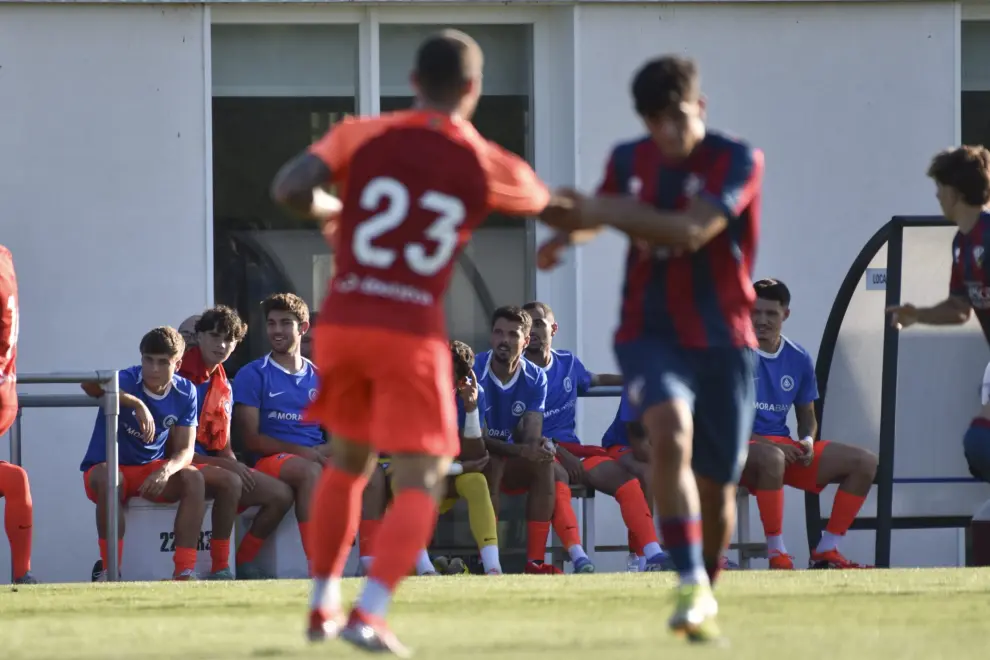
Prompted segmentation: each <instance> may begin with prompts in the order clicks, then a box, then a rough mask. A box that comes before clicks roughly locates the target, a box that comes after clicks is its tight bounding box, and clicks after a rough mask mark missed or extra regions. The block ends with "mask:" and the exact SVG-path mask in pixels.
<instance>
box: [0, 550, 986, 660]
mask: <svg viewBox="0 0 990 660" xmlns="http://www.w3.org/2000/svg"><path fill="white" fill-rule="evenodd" d="M358 585H359V583H358V581H356V580H347V581H346V582H345V596H348V597H350V596H353V595H354V594H355V593H356V590H357V588H358ZM672 586H673V578H672V577H671V576H670V575H664V574H653V573H646V574H622V573H620V574H603V575H589V576H567V577H550V576H505V577H501V578H491V577H467V576H465V577H440V578H438V577H434V578H417V579H411V580H409V581H408V582H406V583H405V584H404V585H403V587H402V589H401V590H400V592H399V596H398V600H397V602H396V604H395V606H394V609H393V612H392V617H391V621H392V624H393V626H394V628H395V630H396V632H397V633H398V634H399V635H400V638H401V639H402V640H403V641H404V642H405V643H406V644H408V645H410V646H412V647H413V648H414V649H416V651H417V657H419V658H424V659H425V658H438V659H440V658H443V659H444V660H447V659H455V658H472V659H474V660H489V659H496V658H498V659H506V660H510V659H511V660H524V659H530V658H532V659H533V660H557V659H560V660H564V659H567V660H584V659H587V660H591V659H594V660H611V659H612V658H615V659H617V660H619V659H621V660H635V659H639V658H642V659H644V660H646V659H650V660H656V659H660V658H663V659H666V658H708V657H712V658H727V657H731V658H733V660H735V659H737V658H753V659H755V660H756V659H758V660H768V659H774V658H780V659H781V660H792V659H795V658H826V659H828V660H838V659H842V658H851V659H854V660H859V659H862V660H887V659H890V660H895V659H896V660H905V659H907V658H919V659H922V658H923V659H925V660H932V659H935V658H951V659H953V660H960V659H964V658H974V659H976V658H987V657H990V651H988V650H987V649H988V640H990V637H988V630H990V570H979V569H965V570H955V569H952V570H910V571H907V570H896V571H893V570H892V571H882V570H876V571H801V572H795V573H779V572H775V573H770V572H765V571H754V572H745V573H743V572H736V573H730V574H728V575H726V576H724V579H723V581H722V582H721V583H720V585H719V589H718V595H719V601H720V605H721V615H720V619H721V623H722V626H723V628H724V630H725V632H726V634H727V635H728V637H729V638H730V641H731V646H730V649H729V650H728V651H726V650H721V649H715V648H699V647H689V646H687V645H686V643H685V642H683V641H680V640H678V639H675V638H673V637H671V636H670V635H669V634H668V633H667V631H666V626H665V623H666V618H667V616H668V614H669V613H670V606H671V587H672ZM306 598H307V584H306V583H304V582H301V581H277V582H233V583H209V582H198V583H177V584H173V583H124V584H97V585H89V584H86V585H53V586H37V587H21V588H19V589H18V590H17V591H13V590H4V591H2V592H0V657H2V658H3V659H4V660H15V659H22V658H32V659H42V658H44V659H45V660H60V659H62V658H94V659H96V658H99V659H100V660H107V659H111V658H121V659H123V658H126V659H127V660H135V659H138V658H140V659H145V658H169V659H172V658H176V659H178V658H182V659H188V660H193V659H200V658H202V659H204V660H206V659H210V660H219V659H223V658H329V657H332V658H352V657H361V656H359V655H358V654H357V652H355V651H353V650H351V649H350V648H348V647H345V646H344V645H343V644H341V643H339V642H332V643H329V644H326V645H320V646H308V645H307V644H305V643H304V641H303V638H302V627H303V623H304V618H305V612H306Z"/></svg>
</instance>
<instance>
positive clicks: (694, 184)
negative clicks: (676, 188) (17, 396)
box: [684, 174, 705, 197]
mask: <svg viewBox="0 0 990 660" xmlns="http://www.w3.org/2000/svg"><path fill="white" fill-rule="evenodd" d="M704 186H705V182H704V181H702V180H701V178H699V177H698V175H697V174H692V175H690V176H689V177H688V178H687V179H686V180H685V181H684V196H685V197H694V196H695V195H697V194H698V193H699V192H701V189H702V188H703V187H704Z"/></svg>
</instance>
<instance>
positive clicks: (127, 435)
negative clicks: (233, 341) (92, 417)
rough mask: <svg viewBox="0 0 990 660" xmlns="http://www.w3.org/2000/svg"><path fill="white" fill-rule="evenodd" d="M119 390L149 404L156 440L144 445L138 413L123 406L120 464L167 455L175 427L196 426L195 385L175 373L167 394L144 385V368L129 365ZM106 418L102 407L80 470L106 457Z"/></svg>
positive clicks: (143, 462) (121, 376) (140, 462)
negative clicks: (168, 442)
mask: <svg viewBox="0 0 990 660" xmlns="http://www.w3.org/2000/svg"><path fill="white" fill-rule="evenodd" d="M119 383H120V391H121V392H124V393H126V394H130V395H131V396H134V397H137V398H138V399H141V401H143V402H144V405H146V406H148V410H149V411H150V412H151V416H152V417H153V418H154V420H155V439H154V441H153V442H152V443H151V444H145V442H144V433H142V431H141V425H140V424H139V423H138V419H137V413H136V412H135V411H134V410H132V409H130V408H124V407H121V409H120V416H119V417H117V460H118V461H119V463H120V465H146V464H148V463H151V462H152V461H157V460H160V459H163V458H165V444H166V442H167V441H168V433H169V430H170V429H171V428H172V427H173V426H193V427H195V426H196V419H197V417H196V407H197V403H196V401H197V397H196V387H195V386H194V385H193V384H192V383H191V382H189V381H188V380H186V379H185V378H183V377H182V376H179V375H175V376H173V377H172V382H171V384H170V385H169V386H168V388H167V389H166V390H165V393H164V394H161V395H158V394H152V393H151V392H149V391H148V390H147V389H145V387H144V380H143V378H142V376H141V367H140V366H136V367H129V368H127V369H124V370H123V371H121V372H120V373H119ZM106 433H107V418H106V415H105V414H104V413H103V409H102V408H101V409H100V411H99V412H97V413H96V424H95V425H94V426H93V435H92V436H90V439H89V448H88V449H87V450H86V456H85V457H84V458H83V461H82V464H81V465H80V466H79V469H80V470H82V471H83V472H85V471H86V470H88V469H89V468H91V467H92V466H94V465H98V464H100V463H105V462H106V460H107V451H106V449H107V445H106Z"/></svg>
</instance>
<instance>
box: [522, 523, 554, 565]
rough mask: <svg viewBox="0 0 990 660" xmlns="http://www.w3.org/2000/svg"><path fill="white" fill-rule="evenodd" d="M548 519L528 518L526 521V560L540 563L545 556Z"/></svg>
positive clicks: (548, 534) (548, 532)
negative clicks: (536, 519) (535, 519)
mask: <svg viewBox="0 0 990 660" xmlns="http://www.w3.org/2000/svg"><path fill="white" fill-rule="evenodd" d="M549 536H550V521H549V520H547V521H534V520H530V521H527V523H526V560H527V561H535V562H540V563H542V562H543V560H544V558H545V557H546V556H547V537H549Z"/></svg>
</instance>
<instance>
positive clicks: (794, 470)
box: [740, 436, 829, 495]
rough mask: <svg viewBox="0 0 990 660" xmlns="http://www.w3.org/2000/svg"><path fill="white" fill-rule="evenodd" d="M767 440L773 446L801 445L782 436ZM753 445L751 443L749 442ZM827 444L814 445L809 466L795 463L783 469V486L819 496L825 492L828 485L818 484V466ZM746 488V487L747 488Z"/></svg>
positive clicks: (770, 437) (827, 442) (822, 441)
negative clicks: (813, 452) (813, 453)
mask: <svg viewBox="0 0 990 660" xmlns="http://www.w3.org/2000/svg"><path fill="white" fill-rule="evenodd" d="M767 440H770V441H771V442H773V443H774V444H778V445H792V446H794V447H797V446H798V445H800V444H801V443H799V442H797V441H795V440H791V439H790V438H785V437H783V436H767ZM750 444H753V441H752V440H751V441H750ZM828 444H829V441H828V440H821V441H819V442H816V443H815V444H814V447H815V455H814V457H813V458H812V459H811V464H809V465H805V464H803V463H799V462H797V461H795V462H794V463H791V464H790V465H788V466H787V467H785V468H784V485H785V486H790V487H791V488H797V489H798V490H803V491H805V492H806V493H814V494H816V495H817V494H819V493H821V492H822V491H823V490H825V486H827V485H828V484H819V483H818V464H819V463H821V459H822V451H823V450H824V449H825V447H827V446H828ZM740 485H742V486H746V484H744V483H742V482H740ZM747 488H748V486H747Z"/></svg>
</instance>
